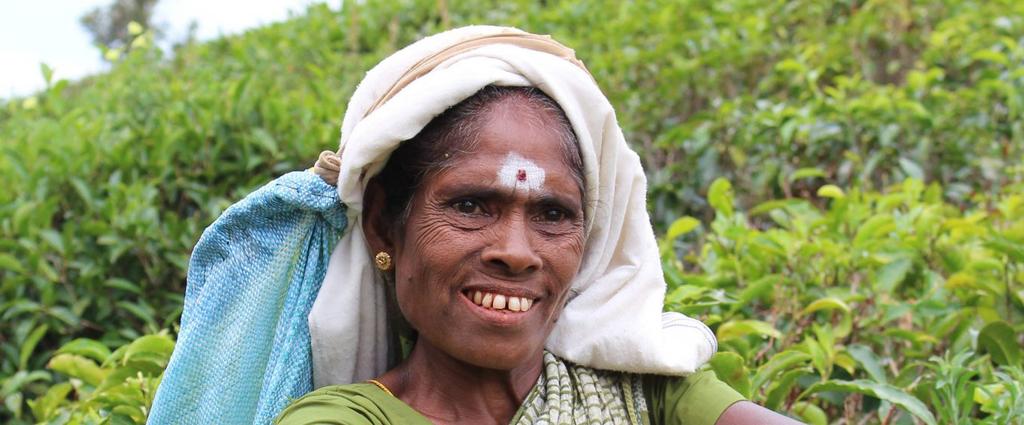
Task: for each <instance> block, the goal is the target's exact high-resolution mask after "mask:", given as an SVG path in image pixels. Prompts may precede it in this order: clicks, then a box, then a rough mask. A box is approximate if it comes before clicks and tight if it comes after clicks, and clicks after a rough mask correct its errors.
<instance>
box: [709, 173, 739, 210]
mask: <svg viewBox="0 0 1024 425" xmlns="http://www.w3.org/2000/svg"><path fill="white" fill-rule="evenodd" d="M708 203H709V204H711V207H712V208H714V209H715V211H718V213H719V214H722V215H723V216H725V217H732V214H733V194H732V183H729V180H726V179H724V178H722V177H719V178H717V179H715V181H713V182H711V187H709V188H708Z"/></svg>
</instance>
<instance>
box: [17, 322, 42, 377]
mask: <svg viewBox="0 0 1024 425" xmlns="http://www.w3.org/2000/svg"><path fill="white" fill-rule="evenodd" d="M49 328H50V327H49V326H46V325H39V326H36V328H35V329H34V330H32V333H30V334H28V338H25V342H22V343H21V349H20V351H19V355H18V365H19V369H21V370H25V369H28V358H29V356H31V355H32V352H33V351H35V349H36V345H37V344H39V340H40V339H43V336H44V335H46V331H47V330H48V329H49Z"/></svg>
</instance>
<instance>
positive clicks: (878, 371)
mask: <svg viewBox="0 0 1024 425" xmlns="http://www.w3.org/2000/svg"><path fill="white" fill-rule="evenodd" d="M846 352H847V353H849V354H850V357H853V359H854V360H857V363H860V365H861V367H863V368H864V371H865V372H867V374H868V376H870V377H871V379H873V380H875V381H877V382H881V383H883V384H884V383H886V382H887V381H888V379H887V378H886V375H885V368H884V367H883V366H882V362H881V360H879V359H878V356H877V355H875V352H874V351H872V350H871V348H870V347H868V346H866V345H861V344H854V345H851V346H849V347H846Z"/></svg>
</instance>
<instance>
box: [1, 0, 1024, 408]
mask: <svg viewBox="0 0 1024 425" xmlns="http://www.w3.org/2000/svg"><path fill="white" fill-rule="evenodd" d="M472 23H495V24H505V25H513V26H518V27H521V28H524V29H527V30H529V31H532V32H537V33H549V34H552V35H554V36H555V37H556V38H557V39H559V40H561V41H563V42H564V43H566V44H568V45H570V46H573V47H575V48H576V49H577V54H578V56H579V57H580V58H581V59H583V60H584V61H585V62H586V63H587V65H588V67H589V68H590V70H591V71H592V72H593V74H594V76H595V78H596V79H597V81H598V82H599V84H600V85H601V87H602V88H603V89H604V90H605V92H606V93H607V94H608V96H609V97H610V99H611V101H612V103H613V104H614V105H615V106H616V108H617V111H618V114H619V119H620V121H621V124H622V126H623V128H624V130H625V132H626V135H627V139H628V140H630V141H631V142H632V143H633V145H634V147H635V148H636V149H637V150H638V151H639V152H640V154H641V157H642V158H643V161H644V163H645V166H646V169H647V170H648V174H649V180H650V189H649V190H650V196H649V200H650V208H651V210H652V212H653V217H654V221H655V226H656V228H657V229H658V231H659V233H660V234H661V235H662V238H661V241H660V244H661V250H662V254H663V260H664V263H665V266H666V267H665V270H666V277H667V280H668V281H669V285H670V287H669V294H668V296H667V300H666V308H667V309H671V310H677V311H682V312H686V313H688V314H692V315H695V316H697V317H700V318H702V319H703V320H705V321H706V322H707V323H708V324H709V325H710V326H711V327H712V328H713V329H715V330H716V333H717V335H718V337H719V340H720V341H721V345H722V349H721V352H720V353H719V354H718V355H716V356H715V358H714V359H713V360H712V362H711V367H713V368H714V369H715V370H716V371H717V372H718V373H719V375H720V376H721V377H722V378H723V379H725V380H726V381H727V382H729V383H730V384H731V385H733V386H734V387H735V388H736V389H737V390H739V391H740V392H742V393H743V394H745V395H746V396H748V397H749V398H751V399H752V400H754V401H756V402H758V403H761V404H764V405H767V406H768V407H771V408H773V409H776V410H778V411H781V412H784V413H786V414H789V415H791V416H794V417H797V418H800V419H802V420H804V421H806V422H808V423H812V424H824V423H841V424H878V423H881V424H913V423H924V424H940V423H941V424H957V423H959V424H966V423H986V424H987V423H992V424H1006V423H1021V422H1020V421H1021V419H1020V418H1021V417H1022V416H1024V360H1022V349H1021V346H1022V334H1024V325H1022V323H1024V321H1022V320H1021V318H1022V317H1024V195H1022V194H1024V190H1022V189H1024V165H1022V164H1024V161H1022V160H1024V140H1022V138H1024V128H1022V126H1024V115H1022V114H1024V47H1022V41H1024V3H1022V2H1018V1H1013V0H994V1H981V0H978V1H971V0H933V1H910V0H879V1H870V0H868V1H865V0H835V1H830V2H821V1H817V0H794V1H770V0H717V1H712V0H660V1H649V2H604V3H601V4H595V3H593V2H585V1H526V0H518V1H500V2H499V1H491V2H474V3H469V2H465V3H463V2H446V1H443V0H441V1H437V0H403V1H382V0H366V1H361V2H345V4H344V7H343V8H342V10H341V11H339V10H337V9H331V8H328V7H327V6H313V7H310V8H309V9H308V10H307V11H306V12H305V13H304V14H301V15H299V16H296V17H294V18H293V19H291V20H289V21H287V22H283V23H278V24H273V25H269V26H266V27H263V28H259V29H256V30H252V31H249V32H247V33H245V34H242V35H239V36H231V37H225V38H222V39H217V40H214V41H210V42H206V43H189V44H186V45H183V46H180V47H178V48H177V49H175V51H174V52H173V54H165V53H163V52H161V51H160V50H159V49H156V48H153V47H151V45H152V35H151V34H150V33H148V32H145V31H142V32H139V31H135V32H134V34H135V39H134V41H133V42H132V43H131V44H130V46H128V47H127V48H125V49H124V50H123V51H118V52H114V53H113V54H108V58H110V59H113V60H114V62H115V65H114V66H113V67H112V69H111V70H110V72H108V73H105V74H103V75H98V76H95V77H91V78H88V79H86V80H83V81H78V82H68V81H63V80H61V81H53V80H52V79H51V77H50V70H49V69H47V68H46V67H45V66H44V67H43V69H42V74H43V78H45V79H46V81H47V88H46V89H45V90H43V91H42V92H40V93H38V94H36V95H34V96H31V97H28V98H22V99H9V100H6V101H4V102H3V103H2V104H0V182H2V184H3V186H4V189H3V190H0V319H2V320H0V343H2V349H0V399H2V401H3V403H2V406H0V421H3V422H8V423H15V424H18V423H33V422H49V423H130V422H141V421H143V420H144V418H145V416H146V413H147V410H148V406H149V404H150V403H151V401H152V398H153V394H154V391H155V388H156V385H157V384H158V382H159V377H160V373H161V371H162V369H163V367H164V366H165V365H166V362H167V358H168V356H169V354H170V351H171V350H172V349H173V337H174V335H175V332H176V322H177V320H178V318H179V316H180V313H181V305H182V294H183V292H184V285H185V270H186V266H187V261H188V255H189V253H190V250H191V248H192V246H193V244H194V243H195V241H196V240H198V237H199V234H200V232H201V231H202V229H203V228H204V226H206V225H208V224H209V223H211V222H212V221H213V220H214V219H215V218H216V217H217V215H218V214H219V213H220V212H221V211H223V210H224V209H225V208H226V207H227V206H228V205H230V204H231V203H232V202H234V201H236V200H239V199H241V198H242V197H243V196H244V195H245V194H247V193H249V192H250V191H252V190H254V189H255V188H257V187H259V186H260V185H262V184H264V183H266V182H268V181H270V180H271V179H273V178H274V177H276V176H279V175H281V174H284V173H285V172H288V171H291V170H297V169H303V168H306V167H308V166H309V165H310V164H311V162H312V161H313V160H314V159H315V158H316V155H317V153H318V152H319V151H320V150H323V149H330V148H332V147H335V146H336V141H337V139H338V127H339V124H340V119H341V117H342V116H343V114H344V108H345V104H346V101H347V99H348V97H349V96H350V94H351V92H352V90H353V88H354V86H355V84H356V83H357V82H358V80H359V79H360V78H361V76H362V75H363V74H364V72H365V71H366V70H367V69H369V67H371V66H372V65H373V64H375V63H376V62H377V61H379V60H380V59H381V58H383V57H384V56H386V55H388V54H389V53H391V52H393V51H395V50H396V49H397V48H400V47H401V46H404V45H406V44H409V43H411V42H412V41H414V40H416V39H419V38H421V37H423V36H426V35H429V34H432V33H435V32H438V31H441V30H443V29H445V28H450V27H455V26H461V25H467V24H472ZM108 53H109V52H108Z"/></svg>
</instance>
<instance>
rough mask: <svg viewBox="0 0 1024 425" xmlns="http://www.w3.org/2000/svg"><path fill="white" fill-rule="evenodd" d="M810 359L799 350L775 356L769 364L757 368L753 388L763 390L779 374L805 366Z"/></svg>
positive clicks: (783, 352) (787, 351) (786, 351)
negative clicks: (798, 366)
mask: <svg viewBox="0 0 1024 425" xmlns="http://www.w3.org/2000/svg"><path fill="white" fill-rule="evenodd" d="M810 359H811V356H810V355H808V354H807V353H804V352H802V351H798V350H784V351H781V352H779V353H777V354H775V355H774V356H772V357H771V359H769V360H768V362H767V363H765V364H763V365H761V367H759V368H757V373H756V374H755V375H754V379H753V381H752V384H753V388H755V389H758V388H761V386H763V385H764V384H765V383H767V382H769V381H770V380H771V379H772V378H774V377H775V376H776V375H778V374H779V373H783V372H785V371H786V370H788V369H790V368H793V367H794V366H797V365H803V364H805V363H807V362H808V361H809V360H810Z"/></svg>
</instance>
